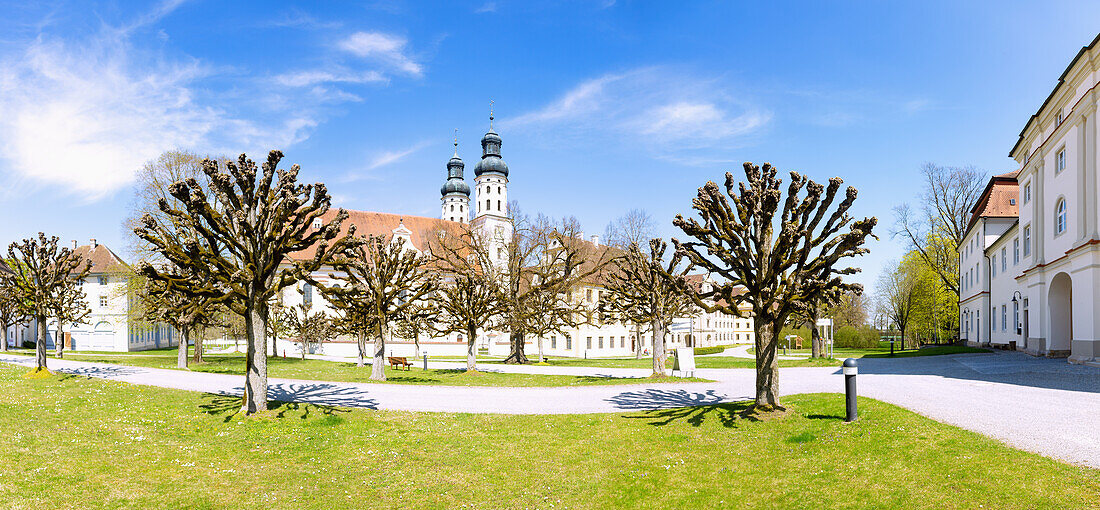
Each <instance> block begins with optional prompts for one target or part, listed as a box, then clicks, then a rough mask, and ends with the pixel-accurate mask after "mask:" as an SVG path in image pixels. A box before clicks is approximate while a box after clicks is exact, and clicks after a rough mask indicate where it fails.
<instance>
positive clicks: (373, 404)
mask: <svg viewBox="0 0 1100 510" xmlns="http://www.w3.org/2000/svg"><path fill="white" fill-rule="evenodd" d="M0 361H2V362H8V363H16V364H21V365H25V366H30V365H33V363H34V360H33V358H31V357H28V356H15V355H0ZM859 363H860V368H859V370H860V375H859V376H858V389H859V393H860V395H861V396H867V397H872V398H876V399H879V400H883V401H886V402H890V403H893V404H896V405H899V406H902V407H905V408H908V409H910V410H913V411H915V412H918V413H920V414H923V415H925V416H928V417H930V418H933V419H935V420H938V421H942V422H945V423H950V424H953V425H957V426H959V427H962V428H965V429H968V430H972V431H975V432H979V433H982V434H985V435H987V436H990V437H993V438H996V439H999V440H1002V441H1004V442H1006V443H1008V444H1010V445H1012V446H1015V447H1018V448H1021V449H1024V450H1028V451H1032V452H1036V453H1040V454H1043V455H1047V456H1050V457H1055V458H1059V459H1063V460H1066V461H1069V462H1073V463H1077V464H1082V465H1087V466H1091V467H1093V468H1098V469H1100V368H1094V367H1083V366H1078V365H1070V364H1067V363H1066V362H1065V361H1064V360H1048V359H1042V358H1032V357H1030V356H1027V355H1024V354H1021V353H1015V352H996V353H993V354H958V355H950V356H926V357H915V358H897V359H862V360H860V361H859ZM49 365H50V367H51V369H53V370H60V371H63V372H68V373H74V374H78V375H86V376H90V377H99V378H104V379H112V380H116V381H123V382H129V383H134V384H144V385H150V386H159V387H165V388H176V389H183V390H191V391H203V392H209V393H218V394H231V395H239V394H241V392H242V391H243V388H242V384H243V378H242V377H241V376H237V375H221V374H208V373H202V372H185V371H179V370H164V369H152V368H141V367H129V366H121V365H113V364H107V363H86V362H80V361H72V360H57V359H51V360H50V361H49ZM418 366H419V365H418ZM430 366H431V367H432V368H453V367H456V366H464V365H463V364H462V363H453V362H444V363H436V362H432V363H431V364H430ZM483 368H484V369H486V370H494V371H500V372H522V373H537V374H544V373H545V374H568V375H588V376H614V377H640V376H644V375H648V370H645V369H629V368H592V367H540V366H530V365H525V366H514V365H491V366H490V365H483ZM696 375H697V376H698V377H702V378H706V379H711V380H715V381H717V382H714V383H680V384H667V383H665V384H653V383H648V382H641V383H640V384H637V385H613V386H582V387H566V388H510V387H458V386H415V385H400V384H369V383H333V382H321V381H302V380H294V379H275V378H273V379H270V381H269V384H270V397H271V398H272V399H275V400H283V401H299V402H311V403H317V404H327V405H334V406H344V407H363V408H368V409H396V410H408V411H442V412H474V413H506V414H573V413H615V412H624V411H639V410H646V409H662V408H673V407H685V406H697V405H707V404H717V403H721V402H730V401H738V400H745V399H749V398H752V395H753V393H754V390H753V388H754V382H755V375H754V372H753V370H751V369H727V370H717V369H709V370H698V371H697V372H696ZM843 388H844V386H843V378H842V376H841V375H839V370H837V369H835V368H784V369H781V370H780V390H781V393H782V394H784V395H790V394H796V393H809V392H829V393H839V392H843ZM841 398H842V397H840V396H837V399H838V401H837V409H838V412H839V410H840V409H841V406H842V401H841Z"/></svg>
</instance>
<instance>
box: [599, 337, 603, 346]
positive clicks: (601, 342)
mask: <svg viewBox="0 0 1100 510" xmlns="http://www.w3.org/2000/svg"><path fill="white" fill-rule="evenodd" d="M599 342H600V343H599V345H600V349H603V337H602V336H601V337H600V340H599Z"/></svg>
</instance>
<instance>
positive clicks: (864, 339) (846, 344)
mask: <svg viewBox="0 0 1100 510" xmlns="http://www.w3.org/2000/svg"><path fill="white" fill-rule="evenodd" d="M878 338H879V333H878V331H877V330H875V329H874V328H872V327H870V326H860V327H858V328H857V327H854V326H844V327H842V328H840V329H838V330H837V331H836V333H834V334H833V341H834V342H835V344H834V345H836V347H841V348H849V349H870V348H874V347H878V346H879V342H878Z"/></svg>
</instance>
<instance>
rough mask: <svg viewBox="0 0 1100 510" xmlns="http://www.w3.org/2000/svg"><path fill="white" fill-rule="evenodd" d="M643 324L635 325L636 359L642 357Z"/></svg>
mask: <svg viewBox="0 0 1100 510" xmlns="http://www.w3.org/2000/svg"><path fill="white" fill-rule="evenodd" d="M643 349H644V348H643V347H642V325H641V324H635V325H634V359H642V350H643Z"/></svg>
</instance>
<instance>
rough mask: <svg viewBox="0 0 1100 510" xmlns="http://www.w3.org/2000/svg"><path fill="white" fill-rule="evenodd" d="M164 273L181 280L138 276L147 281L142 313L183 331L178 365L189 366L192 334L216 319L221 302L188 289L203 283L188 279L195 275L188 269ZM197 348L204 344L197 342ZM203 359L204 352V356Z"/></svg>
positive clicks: (164, 271) (164, 269)
mask: <svg viewBox="0 0 1100 510" xmlns="http://www.w3.org/2000/svg"><path fill="white" fill-rule="evenodd" d="M159 272H160V273H161V274H171V275H174V276H175V277H176V278H178V280H175V281H174V282H173V283H168V282H167V281H166V280H154V279H149V278H144V277H141V276H139V275H134V276H133V277H134V278H138V279H140V280H141V281H142V282H143V283H144V289H143V291H142V294H141V295H140V296H139V299H138V301H139V302H140V303H141V313H142V314H143V315H144V319H145V320H146V321H147V322H150V323H153V324H156V323H165V324H168V325H170V326H172V327H174V328H176V330H177V331H179V333H180V340H179V348H178V349H177V354H176V368H183V369H185V368H187V361H188V356H187V346H188V344H189V343H190V342H191V338H192V334H193V333H194V332H195V330H196V329H197V328H199V327H201V326H202V325H204V324H210V323H212V322H214V321H215V320H216V314H217V305H216V304H215V303H214V300H213V299H211V298H210V297H209V296H194V295H192V294H191V293H189V292H187V291H186V289H188V288H191V287H194V286H197V285H201V282H196V281H188V279H190V278H195V275H194V273H193V272H192V271H189V270H188V269H186V268H178V267H177V268H171V269H169V268H161V269H160V270H159ZM195 348H196V349H199V348H200V346H199V345H198V344H196V346H195ZM200 359H201V355H200Z"/></svg>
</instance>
